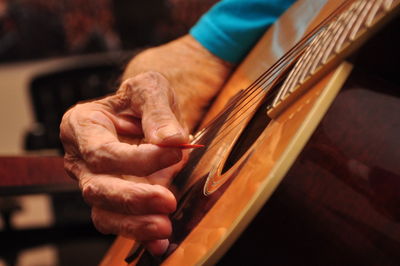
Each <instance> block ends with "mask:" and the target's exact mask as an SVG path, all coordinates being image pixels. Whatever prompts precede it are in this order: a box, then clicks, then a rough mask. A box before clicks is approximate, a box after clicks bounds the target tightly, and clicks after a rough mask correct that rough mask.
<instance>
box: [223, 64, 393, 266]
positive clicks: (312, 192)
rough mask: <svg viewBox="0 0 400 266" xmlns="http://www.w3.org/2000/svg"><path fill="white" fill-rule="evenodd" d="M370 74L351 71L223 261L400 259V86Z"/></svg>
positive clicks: (307, 262)
mask: <svg viewBox="0 0 400 266" xmlns="http://www.w3.org/2000/svg"><path fill="white" fill-rule="evenodd" d="M361 73H362V72H361ZM366 77H367V75H366V74H365V73H362V74H360V73H358V74H354V75H352V77H351V79H350V80H349V81H348V82H347V83H346V86H345V89H344V90H343V91H341V93H340V94H339V96H338V97H337V98H336V99H335V101H334V103H333V105H332V107H331V108H330V110H329V112H328V113H327V114H326V116H325V117H324V119H323V120H322V122H321V124H320V125H319V127H318V128H317V130H316V131H315V133H314V134H313V136H312V138H311V139H310V141H309V142H308V144H307V145H306V147H305V149H304V150H303V151H302V153H301V154H300V156H299V158H298V159H297V160H296V162H295V164H294V165H293V167H292V168H291V170H290V171H289V173H288V174H287V175H286V177H285V179H284V180H283V181H282V183H281V184H280V186H279V188H278V189H277V191H276V192H275V193H274V195H273V197H272V198H271V199H270V200H269V201H268V203H267V204H266V205H265V207H264V208H263V210H262V211H261V212H260V214H259V215H258V216H257V218H256V219H255V220H254V221H253V223H252V224H251V226H250V227H249V228H248V229H247V230H246V231H245V233H244V234H243V236H242V237H241V239H239V241H238V242H237V244H236V245H235V246H234V247H233V248H232V249H231V250H230V251H229V252H228V253H227V254H226V256H225V257H224V258H223V259H222V261H221V262H220V263H221V265H229V264H230V263H233V262H234V263H239V264H240V263H246V265H260V263H259V262H262V263H261V264H264V263H265V264H266V263H271V264H272V265H276V264H279V265H399V264H400V207H399V206H400V164H399V159H400V149H399V147H400V139H399V135H400V118H399V116H398V114H399V113H400V86H399V85H397V86H395V87H393V85H390V84H389V85H388V84H387V83H385V82H382V80H380V79H371V78H366ZM385 88H386V89H389V88H391V89H390V90H385ZM249 245H251V249H249V248H248V246H249ZM238 253H240V256H237V254H238ZM249 256H251V257H252V261H253V262H252V263H248V261H247V260H243V259H242V258H248V257H249Z"/></svg>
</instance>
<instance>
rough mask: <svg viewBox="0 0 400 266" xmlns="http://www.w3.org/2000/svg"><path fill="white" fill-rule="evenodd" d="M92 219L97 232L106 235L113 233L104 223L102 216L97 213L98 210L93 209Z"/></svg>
mask: <svg viewBox="0 0 400 266" xmlns="http://www.w3.org/2000/svg"><path fill="white" fill-rule="evenodd" d="M91 219H92V223H93V225H94V227H95V228H96V229H97V231H99V232H100V233H102V234H105V235H106V234H111V233H112V230H110V229H109V228H108V226H106V224H105V223H104V222H103V221H104V220H103V219H102V216H101V215H100V214H99V213H98V211H96V209H92V214H91Z"/></svg>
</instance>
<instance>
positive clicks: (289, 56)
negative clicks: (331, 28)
mask: <svg viewBox="0 0 400 266" xmlns="http://www.w3.org/2000/svg"><path fill="white" fill-rule="evenodd" d="M350 2H351V1H350ZM348 4H349V2H345V3H342V4H341V5H340V6H339V7H338V8H337V9H336V10H335V12H333V13H332V14H331V15H330V16H328V17H327V18H326V19H324V20H323V21H322V22H321V23H320V24H318V26H317V27H315V29H314V30H312V31H311V32H310V33H308V34H307V35H306V36H305V37H304V38H302V39H301V40H300V41H299V42H298V43H297V44H296V45H295V46H294V47H293V48H292V49H290V50H289V51H288V52H287V53H286V54H285V55H284V56H283V57H282V58H281V59H279V60H278V61H277V62H276V63H275V64H274V65H272V66H271V67H270V68H269V69H268V70H267V71H265V72H264V73H263V74H262V75H261V76H260V77H259V78H258V79H257V80H256V81H254V82H253V83H252V84H251V85H250V86H249V87H248V88H247V89H245V90H244V91H242V92H241V93H240V95H239V96H242V95H244V96H245V97H242V98H241V101H239V102H231V103H228V104H227V106H226V107H225V108H224V109H223V110H222V111H221V112H220V113H219V115H217V116H216V117H215V118H214V119H213V120H211V121H210V122H209V123H208V124H207V125H206V126H205V127H204V128H203V129H202V130H200V131H199V132H198V133H197V134H196V135H195V137H194V139H193V140H192V141H191V143H193V144H195V143H200V141H201V140H202V138H203V136H205V135H206V133H208V132H209V131H211V130H218V129H219V124H220V122H221V120H223V121H222V122H225V124H226V122H227V121H229V120H233V121H229V122H230V125H231V124H233V123H234V122H236V121H240V122H241V121H243V119H245V118H246V117H245V118H241V116H242V115H243V113H241V114H240V115H239V117H238V116H235V115H236V114H237V113H238V112H240V111H242V110H243V108H244V107H246V106H247V105H249V104H250V105H252V100H253V99H254V98H256V97H257V98H260V97H265V93H267V92H266V91H265V89H266V88H268V87H269V86H271V84H272V82H270V83H267V84H266V82H267V81H268V80H270V79H271V78H273V77H275V76H274V73H275V74H276V73H277V71H278V70H276V69H278V68H279V69H282V68H283V67H284V66H286V65H288V64H290V63H291V60H293V58H294V57H297V56H299V55H300V52H301V50H302V48H304V46H305V45H307V44H308V43H309V42H310V41H312V39H313V38H312V37H315V36H316V35H317V34H318V33H319V32H320V31H321V30H322V29H323V28H324V27H325V26H326V25H327V24H328V23H330V22H331V21H332V20H333V19H334V18H335V17H336V16H337V13H338V12H340V11H341V10H342V9H343V8H344V7H346V6H347V5H348ZM299 51H300V52H299ZM271 73H273V74H272V75H271ZM260 83H261V85H259V84H260ZM257 91H259V92H258V93H257V94H256V96H254V97H253V98H251V99H250V100H249V101H248V102H247V103H246V104H245V105H244V106H242V107H241V108H236V110H235V112H234V113H232V114H230V118H228V119H226V120H225V117H224V115H225V113H226V112H227V110H229V109H231V108H233V107H235V106H240V105H242V104H243V102H244V101H246V100H247V99H248V98H249V97H251V95H253V94H254V93H255V92H257ZM260 92H261V94H260ZM260 95H261V96H260ZM258 96H260V97H258ZM271 97H273V95H267V96H266V98H265V100H269V99H270V98H271ZM259 101H260V99H256V102H259ZM252 106H253V105H252ZM252 106H251V107H252ZM251 107H249V108H251ZM249 108H247V109H246V110H248V109H249ZM238 119H241V120H238ZM235 120H236V121H235ZM239 124H240V123H239ZM236 126H237V125H236ZM236 126H234V127H236ZM214 127H215V129H214ZM228 129H229V128H228V127H227V126H226V127H224V128H223V129H221V131H220V132H219V135H221V134H222V133H223V131H224V130H225V131H226V130H228ZM225 135H226V134H224V135H223V136H225ZM218 142H219V141H218ZM213 143H214V144H217V141H214V142H213ZM212 146H214V145H212ZM210 148H211V147H208V150H209V149H210Z"/></svg>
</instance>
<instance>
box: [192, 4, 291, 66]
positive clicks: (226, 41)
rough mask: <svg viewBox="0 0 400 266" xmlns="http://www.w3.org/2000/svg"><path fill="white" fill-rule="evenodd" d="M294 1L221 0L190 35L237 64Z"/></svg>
mask: <svg viewBox="0 0 400 266" xmlns="http://www.w3.org/2000/svg"><path fill="white" fill-rule="evenodd" d="M294 1H295V0H222V1H220V2H218V3H217V4H216V5H214V6H213V7H212V8H211V9H210V10H209V11H208V12H207V13H205V14H204V15H203V16H202V17H201V18H200V20H199V21H198V22H197V24H196V25H194V26H193V28H192V29H191V30H190V34H191V35H192V36H193V37H194V38H195V39H196V40H197V41H198V42H200V43H201V44H202V45H203V46H204V47H205V48H206V49H207V50H209V51H210V52H211V53H213V54H214V55H216V56H218V57H220V58H222V59H224V60H226V61H228V62H232V63H238V62H240V61H241V60H242V59H243V57H244V56H245V55H246V54H247V53H248V52H249V50H250V49H251V48H252V47H253V46H254V44H255V43H256V42H257V40H258V39H259V38H260V37H261V36H262V35H263V33H264V32H265V30H266V29H267V28H268V27H269V26H270V25H272V24H273V23H274V22H275V20H276V19H277V18H278V17H279V16H280V15H281V14H282V13H283V12H284V11H285V10H286V9H287V8H288V7H289V6H290V5H291V4H293V2H294Z"/></svg>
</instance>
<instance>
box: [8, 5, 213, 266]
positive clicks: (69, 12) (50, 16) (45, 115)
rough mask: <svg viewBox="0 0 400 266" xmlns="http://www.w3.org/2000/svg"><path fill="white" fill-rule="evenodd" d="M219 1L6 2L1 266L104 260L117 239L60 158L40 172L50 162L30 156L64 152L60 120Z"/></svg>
mask: <svg viewBox="0 0 400 266" xmlns="http://www.w3.org/2000/svg"><path fill="white" fill-rule="evenodd" d="M215 2H216V0H146V1H141V0H0V123H1V130H0V180H1V186H0V266H3V265H96V264H97V263H98V262H99V261H100V259H101V257H102V256H103V255H104V252H105V251H106V250H107V249H108V247H109V245H110V244H111V243H112V241H113V237H110V236H103V235H100V234H99V233H97V232H96V231H95V230H94V229H93V227H92V225H91V223H90V209H89V208H88V207H87V206H86V205H85V203H84V202H83V200H82V198H81V196H80V192H79V190H78V189H77V187H76V184H73V185H71V184H69V183H68V182H70V181H65V180H67V177H66V176H65V174H64V173H63V172H61V171H62V162H61V161H59V160H57V161H56V162H57V163H51V162H49V163H48V164H51V165H50V166H51V167H52V169H53V170H51V171H53V172H51V171H50V170H48V171H46V170H43V171H42V172H40V171H41V170H40V169H42V168H43V167H44V168H43V169H46V167H47V166H46V162H42V161H40V167H42V168H39V164H38V162H36V161H32V160H31V159H32V158H37V157H43V156H62V154H63V150H62V147H61V144H60V142H59V140H58V134H59V129H58V126H59V123H60V119H61V117H62V114H63V113H64V112H65V111H66V110H67V109H68V108H69V107H70V106H72V105H74V104H75V103H77V102H78V101H81V100H85V99H90V98H95V97H99V96H102V95H105V94H108V93H110V92H113V91H114V90H115V89H116V88H117V87H118V84H119V76H120V74H121V72H122V70H123V68H124V65H125V64H126V62H127V61H128V60H129V59H130V58H131V57H132V56H134V55H135V54H136V53H137V52H139V51H140V50H142V49H145V48H146V47H149V46H154V45H158V44H161V43H165V42H167V41H169V40H171V39H174V38H176V37H179V36H181V35H183V34H185V33H186V32H187V30H188V29H189V28H190V27H191V26H192V25H193V24H194V23H195V22H196V21H197V19H198V18H199V17H200V16H201V14H202V13H204V12H205V11H206V10H207V9H208V8H210V6H212V4H213V3H215ZM10 158H11V161H10ZM20 158H23V159H24V163H25V164H19V162H20V160H19V159H20ZM58 159H59V158H58ZM26 160H28V161H26ZM10 162H11V163H10ZM27 162H28V164H26V163H27ZM24 165H29V167H26V166H24ZM43 165H44V166H43ZM54 169H56V170H54ZM41 173H43V174H41ZM34 176H35V177H37V176H40V178H42V180H44V182H41V183H40V184H39V183H38V184H35V183H34V182H35V178H34ZM47 176H51V177H52V178H53V179H52V180H53V181H54V180H57V178H58V176H59V180H58V181H54V182H55V184H51V185H50V184H47V183H46V177H47ZM24 178H25V179H28V181H29V182H30V183H29V182H28V183H27V184H28V185H20V184H25V183H24V182H25V181H24V182H19V181H20V180H19V179H24ZM10 180H11V181H10ZM60 180H61V181H60ZM7 182H8V183H7ZM49 182H50V181H49ZM63 182H67V183H68V184H67V185H65V184H64V183H63Z"/></svg>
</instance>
